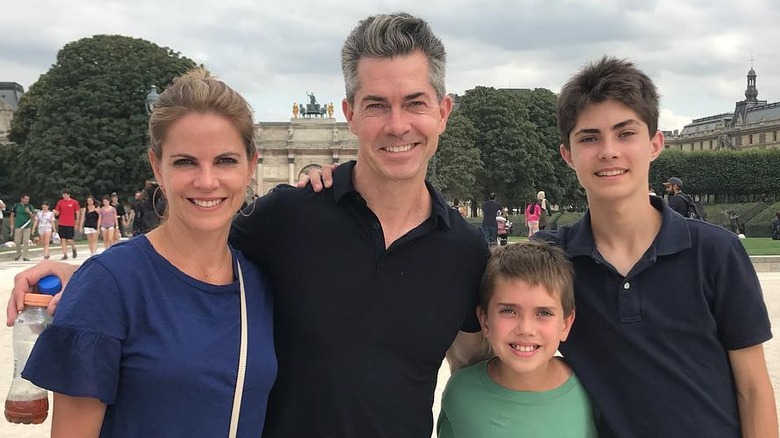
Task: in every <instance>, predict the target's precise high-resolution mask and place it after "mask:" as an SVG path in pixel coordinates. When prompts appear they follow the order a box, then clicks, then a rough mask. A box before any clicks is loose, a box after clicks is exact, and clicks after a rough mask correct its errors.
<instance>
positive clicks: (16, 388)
mask: <svg viewBox="0 0 780 438" xmlns="http://www.w3.org/2000/svg"><path fill="white" fill-rule="evenodd" d="M60 289H62V284H61V283H60V279H59V278H57V277H56V276H54V275H49V276H46V277H43V278H42V279H41V280H40V281H39V282H38V286H37V291H35V292H38V293H28V294H26V295H25V296H24V310H23V311H22V312H21V313H19V315H18V316H17V317H16V320H15V322H14V328H13V330H14V335H13V342H14V376H13V379H12V380H11V389H9V390H8V397H6V399H5V419H6V420H8V421H9V422H11V423H24V424H40V423H43V422H44V421H45V420H46V417H48V416H49V396H48V393H47V391H46V390H45V389H41V388H39V387H37V386H35V385H33V384H32V383H30V382H29V381H28V380H25V379H23V378H22V370H23V369H24V365H25V364H26V363H27V359H28V358H29V357H30V352H31V351H32V349H33V345H35V341H36V340H37V339H38V335H40V334H41V332H42V331H43V329H44V328H46V326H47V325H49V323H50V322H51V318H50V317H49V315H48V313H47V312H46V306H47V305H48V304H49V301H51V298H52V295H54V294H56V293H57V292H59V291H60Z"/></svg>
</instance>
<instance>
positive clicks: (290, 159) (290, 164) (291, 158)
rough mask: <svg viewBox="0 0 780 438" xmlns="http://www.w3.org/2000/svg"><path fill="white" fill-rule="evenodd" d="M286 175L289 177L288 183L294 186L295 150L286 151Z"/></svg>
mask: <svg viewBox="0 0 780 438" xmlns="http://www.w3.org/2000/svg"><path fill="white" fill-rule="evenodd" d="M287 175H288V179H289V181H288V182H289V184H290V185H291V186H294V185H295V183H296V181H295V151H292V150H290V151H288V152H287Z"/></svg>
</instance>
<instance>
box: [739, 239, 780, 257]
mask: <svg viewBox="0 0 780 438" xmlns="http://www.w3.org/2000/svg"><path fill="white" fill-rule="evenodd" d="M742 244H743V245H745V249H746V250H747V252H748V254H750V255H780V240H772V239H770V238H769V237H748V238H746V239H742Z"/></svg>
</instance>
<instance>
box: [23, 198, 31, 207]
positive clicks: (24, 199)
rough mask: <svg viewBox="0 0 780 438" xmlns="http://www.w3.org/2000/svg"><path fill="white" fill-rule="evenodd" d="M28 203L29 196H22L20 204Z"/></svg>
mask: <svg viewBox="0 0 780 438" xmlns="http://www.w3.org/2000/svg"><path fill="white" fill-rule="evenodd" d="M29 202H30V197H29V196H22V204H25V205H26V204H28V203H29Z"/></svg>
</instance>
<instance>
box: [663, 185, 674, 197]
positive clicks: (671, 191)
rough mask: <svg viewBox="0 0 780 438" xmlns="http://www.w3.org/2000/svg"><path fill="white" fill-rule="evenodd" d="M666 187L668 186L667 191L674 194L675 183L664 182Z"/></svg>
mask: <svg viewBox="0 0 780 438" xmlns="http://www.w3.org/2000/svg"><path fill="white" fill-rule="evenodd" d="M664 187H665V188H666V193H667V194H670V195H674V185H672V184H664Z"/></svg>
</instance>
